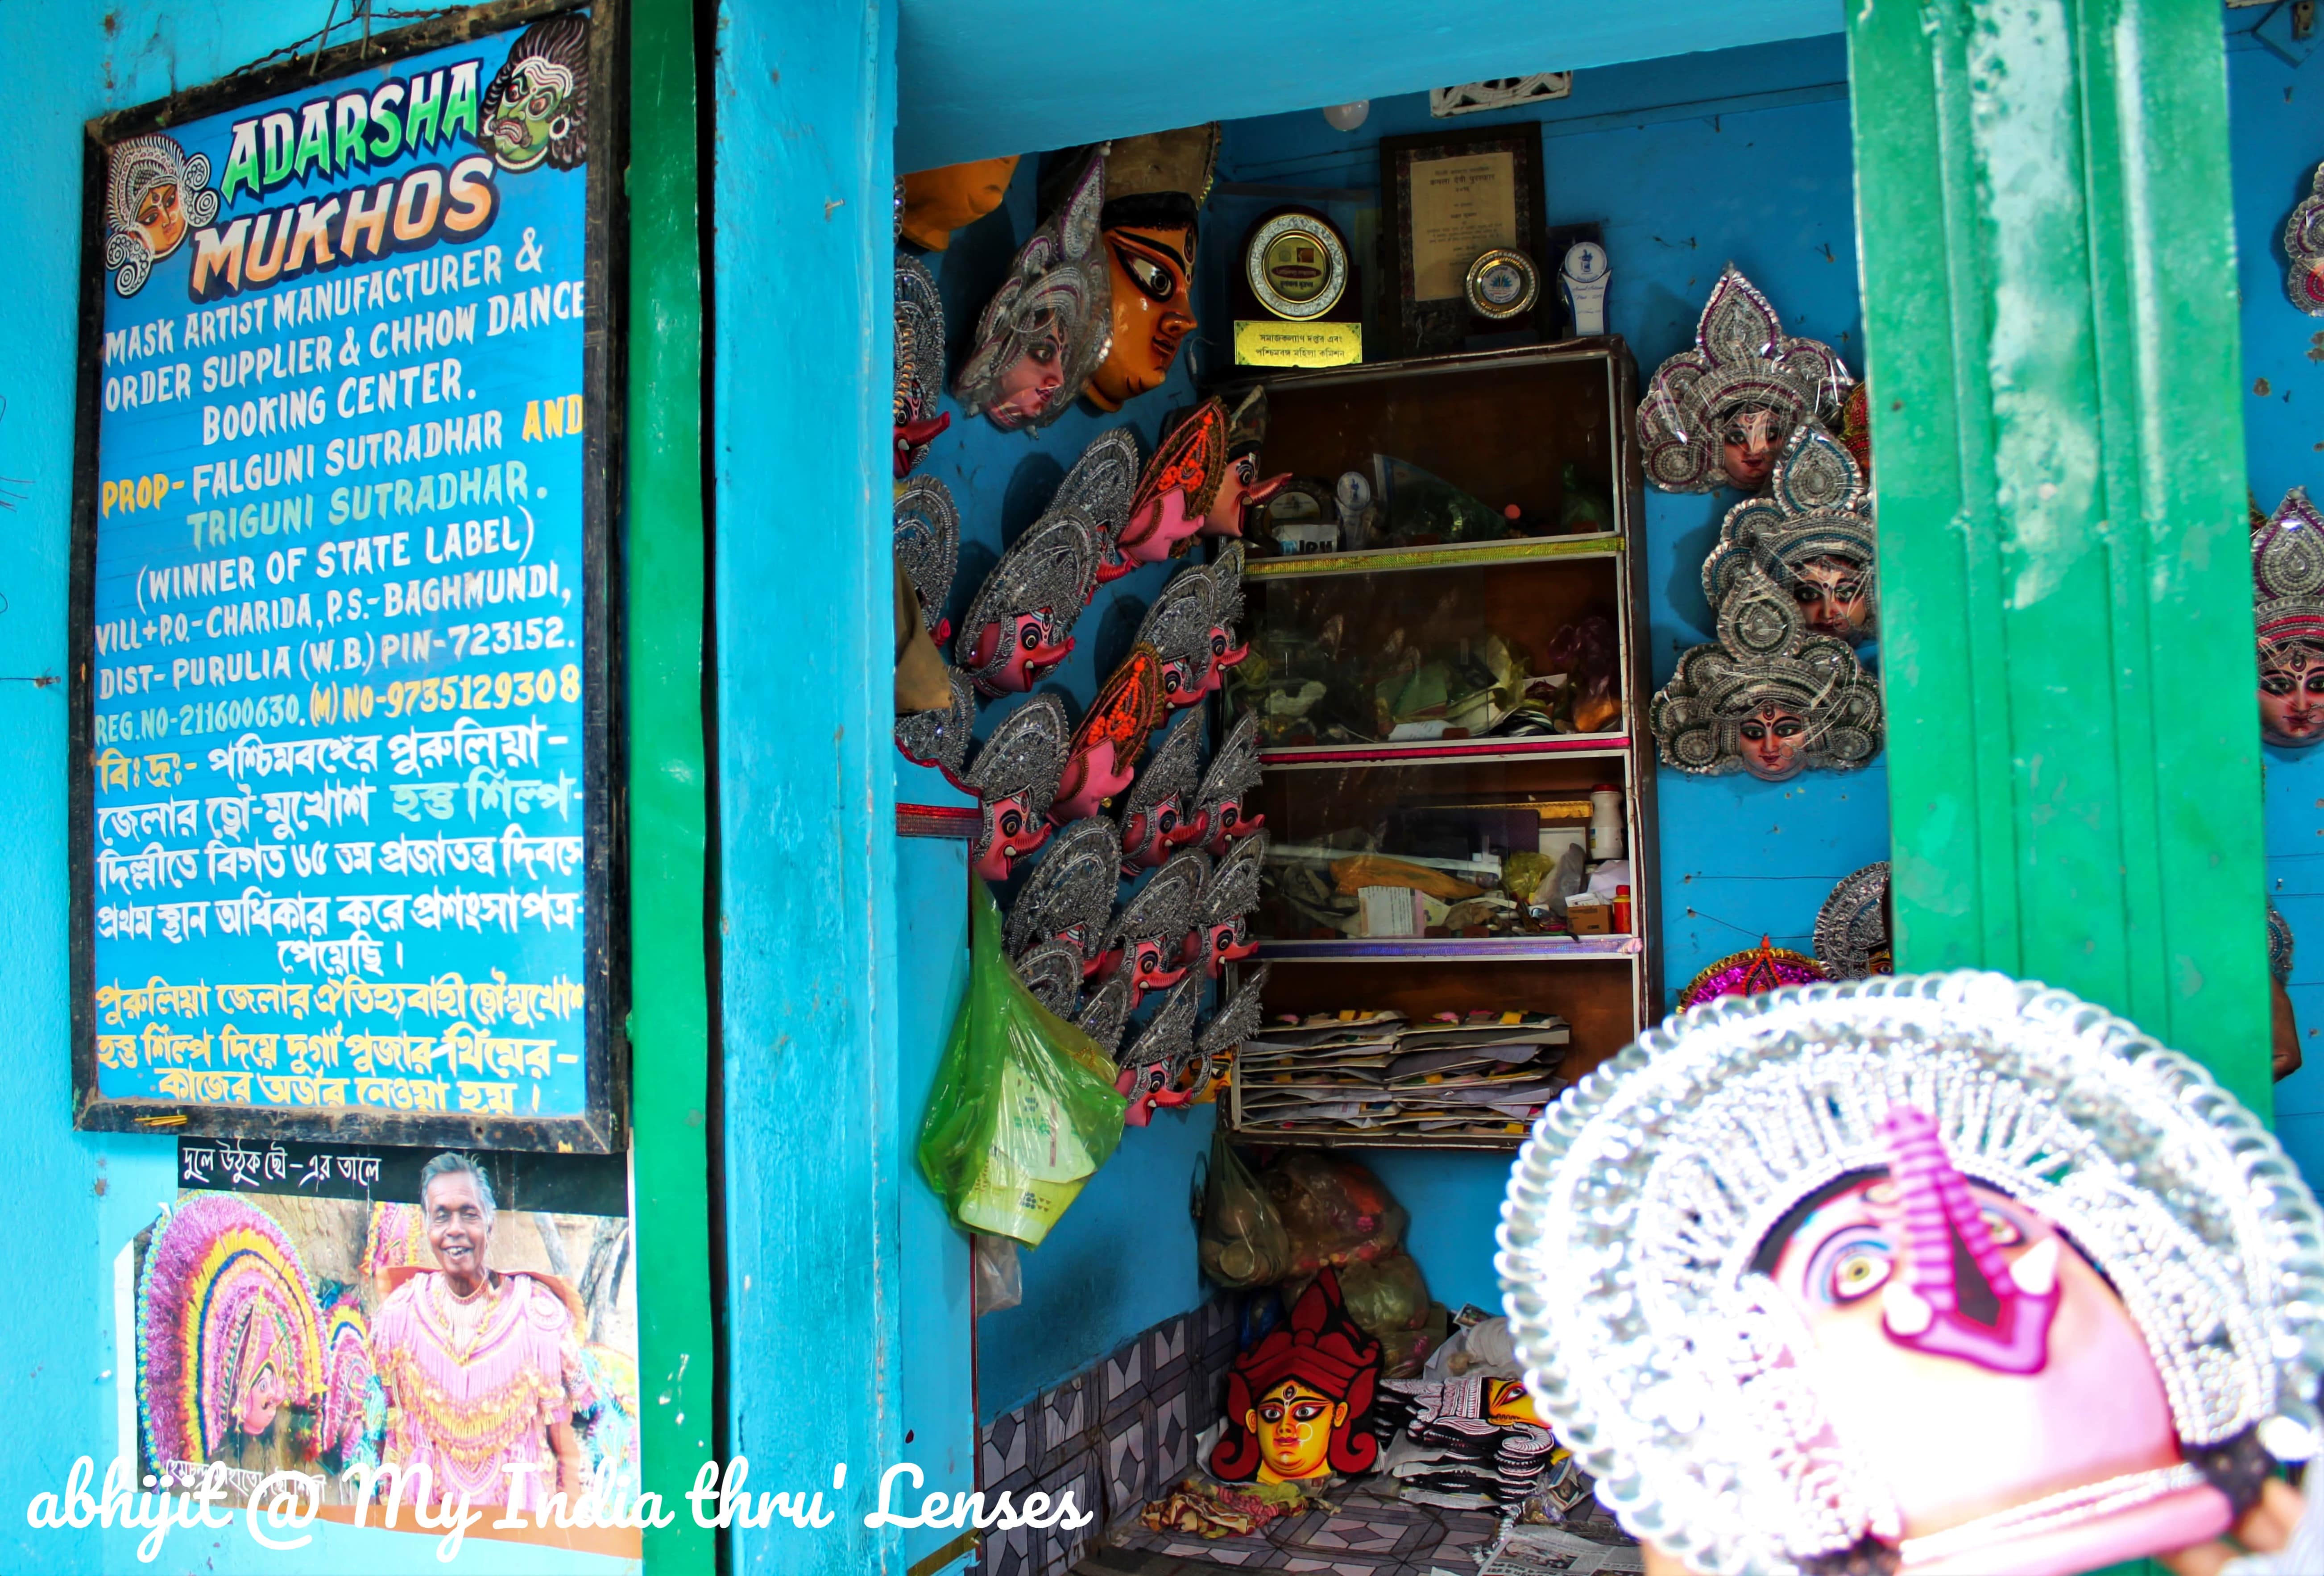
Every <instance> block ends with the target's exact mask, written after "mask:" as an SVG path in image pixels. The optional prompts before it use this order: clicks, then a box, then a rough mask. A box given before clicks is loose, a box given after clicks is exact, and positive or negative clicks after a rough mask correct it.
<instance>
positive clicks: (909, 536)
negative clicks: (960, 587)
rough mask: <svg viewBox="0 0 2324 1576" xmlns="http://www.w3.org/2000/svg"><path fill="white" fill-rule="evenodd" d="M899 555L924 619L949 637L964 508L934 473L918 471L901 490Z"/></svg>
mask: <svg viewBox="0 0 2324 1576" xmlns="http://www.w3.org/2000/svg"><path fill="white" fill-rule="evenodd" d="M894 541H895V547H896V557H897V558H898V559H899V560H900V561H901V562H902V564H903V566H904V574H905V576H907V577H908V579H909V580H910V581H911V583H912V589H913V590H914V591H917V592H918V593H919V596H920V623H921V626H922V627H923V628H925V629H926V630H927V631H928V635H929V637H930V638H931V639H933V640H938V641H941V640H942V639H944V636H943V635H941V634H939V633H938V632H937V631H938V630H939V629H940V628H941V627H943V625H944V610H945V603H946V602H947V601H949V600H950V599H951V597H952V577H953V574H954V571H955V570H956V569H958V568H959V567H960V509H959V506H958V505H956V504H954V502H953V501H952V489H950V488H949V487H946V486H945V484H943V483H942V482H939V481H937V480H936V478H935V477H934V476H915V477H913V478H912V479H911V480H910V481H908V482H907V483H905V484H904V485H903V487H902V488H901V489H900V490H899V491H898V493H896V513H895V534H894Z"/></svg>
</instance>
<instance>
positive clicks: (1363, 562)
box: [1243, 531, 1624, 580]
mask: <svg viewBox="0 0 2324 1576" xmlns="http://www.w3.org/2000/svg"><path fill="white" fill-rule="evenodd" d="M1623 550H1624V543H1623V539H1622V538H1621V537H1620V536H1619V535H1618V534H1617V533H1615V532H1612V531H1602V532H1595V533H1591V534H1589V535H1584V536H1536V537H1517V538H1513V539H1508V540H1505V541H1497V542H1459V543H1454V544H1452V545H1449V546H1444V547H1433V548H1357V549H1356V550H1355V551H1353V552H1345V553H1289V554H1285V555H1283V556H1281V557H1279V558H1253V559H1252V560H1251V561H1250V562H1249V563H1248V564H1246V565H1244V566H1243V576H1244V578H1246V579H1250V580H1288V579H1293V578H1304V577H1307V576H1323V575H1382V574H1394V573H1397V572H1398V571H1400V570H1406V569H1465V568H1474V567H1478V566H1480V565H1488V564H1535V563H1542V562H1545V561H1548V560H1554V559H1560V558H1617V557H1619V556H1620V555H1621V553H1622V552H1623Z"/></svg>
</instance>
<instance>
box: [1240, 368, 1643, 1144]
mask: <svg viewBox="0 0 2324 1576" xmlns="http://www.w3.org/2000/svg"><path fill="white" fill-rule="evenodd" d="M1635 381H1636V373H1635V370H1634V368H1633V365H1632V363H1631V360H1630V357H1629V354H1628V350H1627V349H1626V348H1625V347H1624V346H1623V345H1622V343H1621V342H1620V341H1619V340H1618V339H1612V338H1602V339H1590V340H1580V341H1572V342H1568V343H1566V344H1563V345H1558V346H1548V347H1545V348H1540V349H1528V350H1522V351H1513V352H1502V353H1496V354H1488V355H1466V356H1450V357H1444V358H1440V359H1434V360H1427V361H1419V362H1406V363H1402V364H1394V365H1390V366H1379V367H1365V368H1355V369H1349V370H1345V371H1336V372H1328V373H1298V374H1293V375H1288V376H1285V377H1281V378H1277V379H1274V380H1271V381H1270V382H1268V385H1267V391H1268V407H1269V409H1268V439H1267V444H1266V447H1265V450H1264V452H1263V453H1262V455H1261V456H1260V459H1261V468H1262V470H1263V471H1264V472H1266V473H1269V474H1272V473H1284V472H1287V473H1289V474H1290V475H1291V476H1292V478H1293V479H1292V481H1291V482H1290V484H1288V485H1286V487H1285V488H1284V489H1283V490H1282V491H1281V492H1279V493H1277V494H1276V496H1275V497H1274V499H1273V500H1271V501H1270V502H1269V503H1268V506H1267V511H1266V513H1265V515H1264V517H1263V518H1262V519H1261V520H1259V521H1255V522H1254V523H1252V524H1251V525H1250V526H1247V527H1246V530H1245V539H1246V549H1247V551H1248V552H1249V554H1250V559H1249V562H1248V565H1247V567H1246V570H1245V598H1246V606H1245V612H1244V622H1243V630H1242V633H1243V636H1244V638H1245V639H1246V640H1247V641H1249V643H1250V656H1249V658H1248V659H1245V660H1244V661H1243V662H1242V663H1241V664H1240V665H1239V666H1237V667H1235V668H1231V669H1230V673H1229V677H1228V682H1227V687H1226V689H1225V692H1224V694H1223V696H1222V705H1223V706H1224V708H1225V715H1224V716H1223V717H1222V718H1221V719H1220V721H1221V724H1222V726H1226V725H1231V724H1232V723H1235V722H1236V721H1237V720H1239V719H1240V717H1242V716H1243V715H1246V714H1248V715H1250V716H1251V717H1252V718H1253V719H1254V720H1255V724H1256V726H1257V729H1258V731H1259V746H1260V756H1259V759H1260V763H1261V768H1262V777H1261V781H1260V786H1259V790H1258V792H1257V794H1256V795H1255V796H1254V799H1253V803H1252V805H1251V806H1250V807H1251V808H1252V809H1254V810H1256V811H1258V812H1259V813H1260V814H1262V815H1264V816H1265V817H1266V822H1265V825H1266V829H1267V832H1268V853H1267V861H1266V866H1265V871H1264V878H1263V881H1262V900H1261V905H1260V908H1259V913H1258V915H1257V916H1256V917H1255V918H1254V921H1253V926H1252V930H1253V934H1254V935H1256V936H1258V937H1259V939H1260V940H1261V943H1262V945H1261V948H1260V952H1259V957H1258V958H1257V959H1256V960H1254V963H1266V964H1267V965H1268V981H1267V985H1266V990H1265V1002H1266V1009H1267V1022H1266V1024H1265V1025H1264V1026H1263V1027H1262V1028H1260V1030H1259V1032H1258V1033H1257V1034H1255V1035H1254V1036H1252V1037H1250V1039H1249V1040H1248V1041H1247V1042H1246V1044H1245V1045H1244V1047H1243V1049H1242V1051H1241V1053H1240V1055H1239V1056H1238V1058H1237V1061H1236V1064H1235V1067H1234V1069H1233V1074H1232V1080H1231V1102H1232V1103H1231V1108H1230V1109H1231V1123H1232V1125H1233V1127H1234V1129H1236V1131H1237V1132H1238V1133H1240V1135H1242V1136H1244V1137H1246V1138H1250V1140H1252V1141H1254V1142H1270V1143H1296V1142H1303V1141H1304V1142H1337V1143H1343V1144H1344V1143H1351V1142H1352V1143H1360V1144H1378V1145H1401V1146H1429V1147H1514V1146H1515V1145H1516V1144H1517V1142H1518V1141H1519V1140H1520V1139H1521V1138H1522V1137H1523V1136H1524V1133H1525V1132H1526V1130H1527V1129H1528V1128H1529V1126H1530V1122H1531V1119H1532V1117H1533V1116H1534V1115H1535V1114H1537V1113H1538V1111H1539V1110H1540V1107H1541V1106H1542V1104H1543V1103H1544V1102H1545V1101H1547V1100H1549V1099H1552V1098H1554V1096H1555V1094H1556V1092H1558V1091H1559V1090H1560V1089H1562V1088H1563V1087H1564V1086H1565V1085H1566V1084H1567V1083H1570V1082H1572V1080H1573V1079H1574V1078H1577V1077H1579V1076H1580V1075H1581V1074H1583V1073H1585V1072H1587V1071H1588V1070H1589V1069H1590V1068H1591V1067H1593V1066H1595V1065H1597V1064H1599V1063H1600V1062H1602V1061H1604V1060H1605V1059H1606V1058H1607V1057H1609V1056H1610V1055H1613V1054H1614V1053H1615V1052H1617V1051H1618V1050H1619V1049H1620V1048H1621V1047H1622V1046H1624V1045H1625V1044H1627V1043H1628V1041H1629V1040H1630V1039H1631V1038H1633V1037H1635V1036H1636V1035H1637V1032H1638V1030H1639V1028H1642V1027H1643V1026H1644V1024H1645V1022H1646V1015H1647V1014H1648V1013H1650V1012H1651V1011H1652V1010H1653V1009H1654V1004H1655V1002H1657V1001H1658V1000H1659V999H1660V982H1659V978H1658V974H1659V969H1658V962H1659V953H1660V948H1659V945H1658V943H1657V937H1656V933H1655V912H1654V891H1655V887H1654V881H1655V873H1654V844H1655V834H1654V751H1653V742H1652V740H1651V738H1650V737H1649V736H1648V734H1647V732H1646V722H1645V702H1646V696H1645V693H1644V688H1643V680H1644V673H1645V665H1644V661H1643V652H1642V650H1641V638H1640V631H1642V630H1643V627H1644V619H1643V616H1642V604H1641V599H1640V597H1639V595H1638V593H1637V586H1636V584H1635V578H1634V576H1633V572H1632V571H1633V567H1634V566H1633V564H1632V561H1631V549H1632V546H1633V543H1634V540H1635V522H1636V521H1637V518H1638V512H1639V482H1638V476H1637V467H1636V463H1635V460H1634V457H1633V445H1632V443H1631V433H1632V428H1633V419H1634V413H1635V409H1636V403H1637V400H1636V394H1635V392H1634V387H1635ZM1246 966H1250V965H1246Z"/></svg>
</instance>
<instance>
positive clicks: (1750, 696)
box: [1647, 563, 1882, 782]
mask: <svg viewBox="0 0 2324 1576" xmlns="http://www.w3.org/2000/svg"><path fill="white" fill-rule="evenodd" d="M1647 714H1648V717H1649V719H1650V720H1651V722H1652V724H1653V727H1654V731H1655V742H1656V743H1657V744H1658V745H1659V746H1660V747H1661V750H1662V758H1663V760H1665V761H1666V762H1667V763H1669V764H1670V765H1672V766H1675V767H1677V768H1678V769H1679V770H1682V771H1692V772H1697V773H1701V774H1704V775H1715V774H1718V773H1720V772H1729V771H1738V770H1740V771H1748V772H1750V773H1751V775H1753V776H1754V777H1757V778H1760V779H1764V780H1766V781H1770V782H1780V781H1783V780H1784V779H1788V778H1791V777H1794V776H1796V775H1798V774H1799V773H1800V772H1802V771H1803V770H1808V769H1809V768H1811V767H1813V768H1820V769H1821V770H1827V771H1852V770H1855V769H1857V768H1858V767H1860V766H1862V765H1864V764H1865V763H1866V762H1867V761H1869V760H1871V759H1872V758H1873V757H1874V756H1875V755H1877V754H1878V753H1879V752H1880V740H1881V732H1882V723H1881V709H1880V689H1879V686H1878V685H1877V683H1876V682H1875V681H1874V679H1873V678H1872V677H1870V676H1869V675H1868V674H1867V673H1866V672H1865V671H1864V669H1863V668H1862V667H1860V666H1859V665H1858V662H1857V660H1856V652H1855V650H1854V649H1853V648H1851V647H1850V646H1849V643H1848V642H1847V641H1838V640H1834V639H1832V638H1831V636H1829V635H1812V634H1810V633H1809V632H1808V629H1807V624H1806V622H1805V621H1804V620H1803V619H1802V618H1801V616H1800V611H1799V608H1798V606H1797V604H1794V602H1793V600H1792V598H1791V597H1790V596H1789V595H1788V594H1786V593H1785V592H1784V590H1783V589H1782V588H1781V587H1780V586H1778V585H1776V584H1775V581H1774V580H1772V579H1770V578H1769V577H1768V576H1767V573H1766V571H1765V570H1764V569H1761V568H1760V567H1758V566H1757V564H1750V563H1746V564H1743V565H1741V566H1739V567H1738V568H1737V569H1736V571H1735V573H1734V577H1733V580H1732V583H1731V585H1730V587H1729V591H1728V593H1727V594H1726V596H1725V597H1724V598H1723V599H1722V600H1721V601H1720V605H1719V640H1718V642H1717V643H1716V644H1714V645H1709V646H1696V647H1693V648H1692V649H1691V650H1688V651H1686V652H1685V653H1684V654H1683V655H1682V656H1681V657H1680V658H1679V659H1678V671H1677V672H1675V673H1674V674H1672V675H1671V681H1670V682H1669V683H1668V684H1667V685H1665V686H1664V687H1663V688H1662V689H1661V690H1660V691H1659V692H1657V693H1656V694H1655V698H1654V702H1653V705H1651V706H1650V707H1649V709H1648V713H1647Z"/></svg>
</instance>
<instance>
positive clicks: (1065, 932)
mask: <svg viewBox="0 0 2324 1576" xmlns="http://www.w3.org/2000/svg"><path fill="white" fill-rule="evenodd" d="M1120 864H1121V833H1120V829H1119V828H1117V827H1116V826H1115V825H1114V824H1113V823H1112V822H1111V821H1110V820H1108V819H1107V818H1106V817H1104V816H1084V818H1083V819H1081V820H1079V821H1076V822H1074V824H1073V825H1070V826H1068V827H1066V828H1065V830H1064V831H1062V832H1060V833H1058V834H1057V835H1056V839H1055V840H1054V841H1053V842H1052V843H1050V846H1049V848H1048V850H1047V852H1046V853H1043V854H1042V855H1041V862H1040V863H1038V864H1037V865H1035V866H1034V867H1033V873H1032V874H1031V875H1030V876H1028V877H1027V878H1026V880H1025V886H1024V889H1023V890H1021V891H1019V893H1018V894H1017V900H1016V901H1015V902H1014V903H1011V904H1010V906H1009V920H1008V924H1007V926H1006V928H1005V929H1004V930H1003V932H1002V936H1003V939H1004V940H1005V941H1006V942H1007V944H1008V947H1009V952H1010V956H1012V957H1013V956H1017V955H1019V954H1023V953H1025V952H1027V951H1028V950H1029V949H1031V948H1033V947H1035V946H1037V945H1040V944H1042V943H1044V942H1047V941H1054V940H1056V939H1057V938H1059V937H1061V936H1062V937H1065V938H1066V939H1068V940H1070V941H1071V942H1072V943H1073V944H1074V947H1075V948H1076V949H1077V952H1078V955H1079V956H1080V957H1081V959H1082V961H1083V963H1084V965H1085V966H1084V968H1083V970H1082V972H1084V974H1086V973H1088V972H1090V969H1092V968H1094V967H1095V966H1096V963H1097V959H1098V956H1099V946H1100V944H1101V943H1102V942H1103V941H1104V940H1105V925H1106V921H1107V920H1108V919H1110V918H1111V917H1113V899H1114V894H1115V892H1116V891H1117V890H1118V889H1119V888H1120V881H1121V878H1120V873H1119V871H1120Z"/></svg>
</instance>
